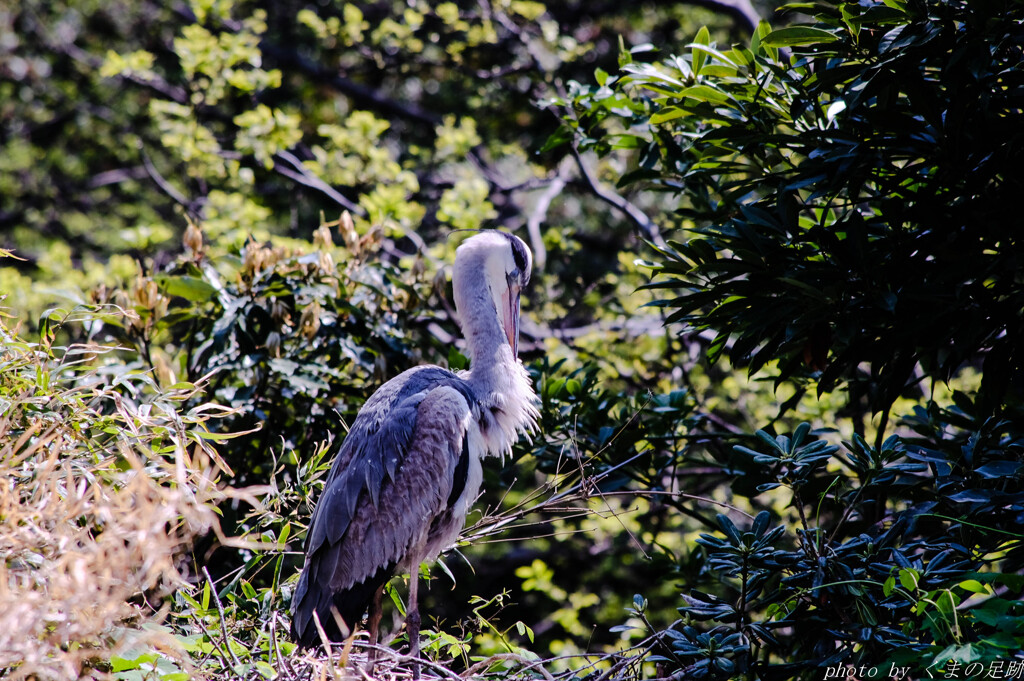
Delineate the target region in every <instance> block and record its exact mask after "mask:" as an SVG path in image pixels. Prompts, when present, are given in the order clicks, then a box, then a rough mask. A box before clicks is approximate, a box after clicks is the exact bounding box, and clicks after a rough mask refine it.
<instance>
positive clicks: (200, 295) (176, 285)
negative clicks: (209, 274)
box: [155, 275, 217, 303]
mask: <svg viewBox="0 0 1024 681" xmlns="http://www.w3.org/2000/svg"><path fill="white" fill-rule="evenodd" d="M155 279H156V281H157V283H158V284H159V285H160V286H161V287H162V288H163V289H164V292H165V293H166V294H167V295H169V296H178V297H181V298H184V299H185V300H190V301H192V302H194V303H196V302H205V301H208V300H210V299H212V298H213V297H214V296H215V295H216V294H217V289H216V288H214V287H213V286H212V285H210V284H209V283H207V282H206V281H204V280H202V279H199V278H197V277H190V276H187V275H186V276H181V277H175V276H170V275H158V276H157V277H155Z"/></svg>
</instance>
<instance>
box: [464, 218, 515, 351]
mask: <svg viewBox="0 0 1024 681" xmlns="http://www.w3.org/2000/svg"><path fill="white" fill-rule="evenodd" d="M532 267H533V255H532V254H531V253H530V249H529V248H527V247H526V244H525V243H524V242H523V240H522V239H520V238H519V237H517V236H514V235H512V234H507V233H506V232H499V231H496V230H487V231H483V232H480V233H479V234H476V235H474V236H472V237H470V238H469V239H466V240H465V241H464V242H462V245H460V246H459V248H458V249H457V250H456V255H455V270H454V273H453V281H452V284H453V288H454V289H455V304H456V306H457V307H458V308H459V309H460V314H463V315H465V314H467V313H470V314H471V312H470V311H469V310H467V309H463V308H464V302H463V301H465V300H467V296H470V295H472V292H470V291H465V290H463V288H464V286H465V285H467V284H468V283H469V282H471V281H473V279H472V278H471V277H464V276H462V275H463V270H464V268H474V269H480V270H482V272H483V275H484V282H485V283H486V286H487V292H488V293H489V294H490V296H489V297H490V298H491V302H493V303H494V309H495V310H496V311H497V313H498V322H499V323H500V324H501V329H502V331H504V333H505V338H506V339H508V344H509V346H510V347H511V348H512V354H513V356H515V355H517V354H518V352H519V298H520V293H521V292H522V290H523V288H525V287H526V284H527V283H529V281H530V270H531V269H532ZM469 285H472V284H469Z"/></svg>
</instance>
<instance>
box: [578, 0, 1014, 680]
mask: <svg viewBox="0 0 1024 681" xmlns="http://www.w3.org/2000/svg"><path fill="white" fill-rule="evenodd" d="M997 4H998V3H997ZM803 9H804V11H809V12H813V13H814V16H815V18H816V19H817V22H816V23H815V24H814V25H813V26H812V25H807V26H791V27H786V28H781V29H778V30H775V31H772V30H771V29H770V28H768V26H767V25H766V24H762V25H761V26H760V27H759V28H758V30H757V32H756V35H755V38H754V40H753V41H752V43H751V45H750V47H749V48H746V47H737V48H735V49H732V50H725V51H721V50H719V49H716V47H715V45H713V44H711V43H710V41H709V40H708V35H707V34H706V33H700V34H698V35H697V38H696V42H695V43H694V44H692V45H691V46H690V48H689V51H688V53H687V54H685V55H682V56H678V57H672V58H670V59H666V60H665V61H664V62H661V63H653V64H652V63H635V62H633V61H631V59H630V58H629V56H628V55H624V65H623V68H622V70H621V72H620V75H619V76H617V77H604V76H603V77H602V79H603V82H599V84H598V86H577V87H576V88H574V91H573V93H572V95H573V97H572V99H571V100H565V102H566V104H567V105H568V106H570V107H571V114H572V115H571V116H570V117H569V118H568V119H567V120H568V121H569V123H570V124H571V125H572V127H573V128H575V129H576V130H577V131H578V133H579V134H582V135H583V144H584V145H585V146H587V147H590V148H594V149H597V150H598V151H599V152H601V153H603V154H608V153H614V151H615V150H618V149H635V150H636V151H635V154H636V156H637V167H636V169H635V170H633V171H632V172H630V173H628V174H627V175H626V176H624V177H623V179H622V181H623V182H624V183H644V184H646V185H648V186H650V187H652V188H653V189H656V190H661V191H668V192H672V193H675V194H678V195H680V197H681V199H682V200H681V202H680V206H679V209H678V210H677V211H676V212H675V213H674V219H675V220H676V221H677V223H678V224H679V225H680V226H681V227H682V228H683V230H684V232H685V233H686V237H685V238H682V239H680V240H679V241H678V242H674V243H672V244H670V245H669V246H668V247H666V248H659V249H658V256H657V257H656V258H655V259H654V262H653V263H652V265H651V267H652V270H653V272H654V275H655V279H654V282H653V283H652V284H651V285H650V286H649V288H651V289H655V290H657V291H658V292H659V294H660V295H661V296H662V300H660V301H659V302H658V305H660V306H662V307H663V308H664V309H666V310H667V311H669V312H670V313H671V314H670V316H669V317H668V321H669V322H681V323H684V324H685V326H684V327H683V328H684V329H687V331H686V332H687V333H688V332H689V331H688V329H690V328H696V329H705V330H708V331H710V332H713V334H714V335H713V340H711V342H710V345H709V346H708V355H709V358H710V359H711V361H715V360H716V359H718V358H721V357H725V356H727V357H728V358H729V360H730V361H731V362H732V363H733V364H734V365H736V366H743V367H745V368H746V369H747V370H748V372H749V373H751V374H759V375H763V376H764V377H765V378H770V380H772V381H773V382H774V384H775V385H776V386H777V387H778V386H783V385H787V384H788V385H791V386H792V397H791V398H789V399H788V400H786V401H785V402H783V403H782V404H781V406H780V408H779V413H778V417H777V418H782V417H785V416H787V415H791V414H792V413H793V412H794V410H796V411H799V409H798V405H799V404H800V401H801V398H802V397H803V395H804V394H805V393H806V392H807V391H811V390H813V391H814V392H816V393H817V395H823V394H826V393H831V392H833V391H837V390H841V391H842V397H841V398H840V399H841V407H840V409H839V410H838V411H837V413H836V414H835V416H833V421H832V422H831V423H828V422H827V423H825V424H824V425H826V426H829V427H832V428H835V427H841V424H840V422H839V421H838V420H837V418H845V419H850V420H851V421H852V424H851V426H850V427H849V429H848V432H850V433H851V437H850V440H849V441H848V442H844V443H843V445H842V448H841V449H842V451H841V452H840V447H839V446H838V445H835V444H833V445H828V446H826V442H825V441H824V440H821V439H813V438H812V439H808V436H809V427H808V426H807V425H806V424H804V425H802V426H800V427H799V428H797V430H796V432H795V433H794V434H793V435H792V436H784V435H781V434H780V435H778V436H774V435H770V434H769V433H767V432H764V431H758V433H757V439H755V440H748V438H746V437H732V438H730V439H731V440H733V441H734V442H736V443H737V444H736V445H735V455H734V456H733V457H732V459H731V460H730V461H729V462H728V464H726V465H728V466H729V468H730V469H731V472H732V473H733V474H734V475H736V478H735V480H734V482H733V483H732V489H733V492H734V493H736V494H739V495H742V496H746V497H749V498H751V499H752V500H753V502H754V504H755V507H759V506H761V505H762V504H763V503H764V501H762V500H765V499H766V498H767V497H768V495H767V494H766V493H768V492H770V491H771V490H777V489H786V490H788V491H789V492H790V497H789V499H790V501H789V508H791V509H792V510H793V511H795V512H796V514H797V516H798V518H799V522H798V524H797V525H796V527H795V528H793V529H792V530H790V531H789V532H788V533H787V532H786V531H785V527H783V526H777V527H773V526H772V522H771V515H770V514H768V513H766V512H761V513H760V514H758V516H757V518H756V519H754V520H753V522H752V523H749V525H748V526H749V528H750V529H749V531H745V530H740V529H737V527H736V525H735V524H734V522H733V520H730V519H729V518H728V517H725V516H722V517H720V518H719V523H720V531H721V532H723V533H724V537H720V536H718V535H704V536H703V537H702V539H701V540H700V543H701V544H702V545H703V546H704V547H705V552H706V560H707V563H706V565H707V567H708V568H709V570H710V573H709V576H711V575H713V576H714V579H712V580H711V581H710V582H709V584H710V585H711V587H712V588H710V589H709V590H710V591H712V593H710V594H706V593H703V592H701V591H693V592H691V593H690V594H689V595H685V594H684V599H685V600H686V604H685V605H684V606H683V607H682V608H681V609H680V610H681V612H682V613H683V614H684V619H685V620H687V621H688V622H689V623H688V624H687V625H686V626H684V627H683V628H682V629H671V630H669V631H668V632H667V633H668V634H669V636H670V638H671V639H672V643H671V645H670V649H671V654H670V655H669V657H670V660H671V663H673V664H675V665H678V666H679V667H680V668H682V669H685V670H687V673H688V674H693V675H695V676H729V675H732V674H735V673H743V672H753V673H754V674H756V675H757V676H758V677H760V678H775V677H779V676H790V675H793V674H795V673H798V672H800V671H808V672H809V671H810V670H814V669H820V668H821V667H828V666H831V665H836V664H843V665H846V664H853V665H854V666H855V667H857V668H860V667H861V666H862V665H865V664H866V665H868V666H872V665H883V666H884V665H886V664H893V663H895V664H897V665H900V664H903V663H906V664H909V665H910V667H909V668H910V669H912V670H913V673H915V674H920V673H924V672H925V671H926V670H927V669H929V668H933V669H945V668H946V667H949V666H950V665H952V664H954V663H961V664H967V663H974V662H978V661H981V662H983V663H989V662H992V661H996V660H1001V659H1003V658H1004V657H1005V656H1006V655H1008V654H1013V653H1015V652H1016V651H1019V650H1020V649H1021V648H1022V643H1024V642H1022V640H1021V638H1020V636H1021V633H1022V630H1021V628H1020V623H1019V619H1018V620H1013V619H1011V618H1010V617H1008V616H1009V615H1014V616H1016V617H1019V615H1020V612H1021V611H1020V607H1021V603H1020V601H1018V600H1015V599H1014V598H1013V597H1012V596H1014V595H1016V594H1019V593H1020V590H1021V587H1022V586H1024V585H1022V584H1021V580H1020V578H1019V576H1018V574H1017V573H1019V571H1020V569H1021V567H1022V565H1021V559H1022V554H1021V544H1020V538H1021V523H1022V520H1024V516H1022V510H1024V507H1022V506H1021V502H1022V501H1024V497H1022V495H1021V492H1020V489H1021V487H1020V475H1021V472H1022V469H1024V458H1022V455H1024V431H1022V430H1021V427H1020V424H1021V423H1022V422H1024V421H1022V416H1024V414H1022V412H1021V407H1022V404H1021V398H1022V396H1024V384H1022V383H1021V376H1022V374H1021V371H1020V368H1021V367H1020V356H1019V347H1020V344H1019V342H1018V338H1019V336H1020V333H1021V330H1022V326H1021V322H1022V317H1021V313H1022V310H1024V299H1022V297H1021V291H1022V289H1021V283H1022V278H1021V274H1020V272H1021V269H1020V258H1021V255H1022V250H1021V243H1020V237H1019V234H1018V229H1017V227H1018V223H1019V219H1017V213H1018V207H1017V205H1016V203H1017V197H1018V196H1019V195H1020V192H1021V189H1022V188H1024V187H1022V179H1021V174H1020V173H1019V172H1015V170H1014V167H1013V166H1014V163H1015V162H1014V159H1015V158H1016V157H1017V156H1019V154H1020V153H1021V152H1022V151H1024V137H1022V134H1021V127H1020V123H1021V113H1022V111H1024V88H1022V85H1024V81H1022V78H1024V68H1022V67H1024V54H1022V51H1021V48H1020V45H1021V41H1022V38H1024V33H1022V28H1021V21H1020V18H1021V16H1020V11H1019V10H1020V7H1019V5H1015V4H1013V3H1009V4H1006V5H1005V6H1004V5H999V6H998V7H997V6H996V5H987V4H983V3H971V2H907V3H904V2H887V3H885V4H884V5H876V4H871V5H867V4H857V3H840V4H838V5H821V6H817V5H816V6H813V7H809V6H808V7H803ZM1015 10H1016V11H1015ZM783 50H791V51H792V55H791V56H789V55H786V54H783V52H782V51H783ZM965 376H977V377H978V380H976V381H974V383H975V385H974V388H975V390H973V391H971V393H970V394H968V393H967V392H961V391H954V392H953V393H952V395H950V396H949V397H948V398H946V397H945V396H946V394H947V393H946V391H945V390H943V389H942V387H941V386H942V384H943V383H949V382H951V381H952V382H954V383H956V379H957V378H958V377H959V378H961V379H962V378H964V377H965ZM943 398H945V399H943ZM946 400H949V401H946ZM894 417H895V420H896V421H897V424H898V427H897V428H894V427H893V424H892V421H893V420H894ZM869 419H872V420H871V421H870V422H869ZM783 422H784V421H783ZM778 425H780V423H779V422H778V421H776V423H774V424H773V425H771V426H770V428H771V430H773V431H774V430H778ZM870 431H873V433H871V432H870ZM825 432H826V431H823V432H822V433H821V435H825ZM867 435H873V437H872V438H870V440H871V441H870V442H869V441H868V439H866V436H867ZM722 463H723V464H725V462H722ZM759 502H760V503H759ZM770 507H771V506H769V508H770ZM741 525H742V523H741ZM794 530H795V531H794ZM986 585H987V586H986ZM975 594H981V595H982V597H981V598H978V597H976V596H975ZM1006 596H1010V598H1006ZM972 597H973V598H972ZM969 599H970V600H969ZM706 621H710V622H713V623H718V626H710V627H708V626H706V625H705V626H702V627H701V626H696V624H695V623H696V622H706ZM996 622H999V623H1000V625H996ZM1011 622H1015V623H1013V624H1011ZM727 633H728V635H727ZM816 673H817V672H816Z"/></svg>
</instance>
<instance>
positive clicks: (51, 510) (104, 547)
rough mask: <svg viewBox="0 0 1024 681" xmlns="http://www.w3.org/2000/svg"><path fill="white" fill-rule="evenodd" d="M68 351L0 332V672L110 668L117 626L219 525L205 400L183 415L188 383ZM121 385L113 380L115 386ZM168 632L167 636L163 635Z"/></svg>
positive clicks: (159, 607)
mask: <svg viewBox="0 0 1024 681" xmlns="http://www.w3.org/2000/svg"><path fill="white" fill-rule="evenodd" d="M102 353H103V350H102V349H100V348H94V347H93V348H72V349H69V350H67V351H59V350H55V349H51V348H49V347H47V346H42V345H32V344H27V343H24V342H21V341H18V340H17V339H15V338H13V337H12V336H10V335H9V334H7V333H6V332H5V333H3V334H0V675H6V676H8V677H10V678H14V679H18V678H36V679H74V678H83V677H84V678H90V677H95V678H98V677H103V676H106V673H105V669H106V668H107V661H108V660H109V659H110V657H111V656H112V655H114V654H116V653H117V652H118V651H119V650H121V649H123V647H124V646H125V645H126V639H128V638H134V641H133V642H134V643H135V644H138V643H139V639H138V637H137V636H134V635H133V636H126V635H125V634H126V628H129V629H134V630H136V631H137V632H139V635H141V636H143V637H144V638H147V639H148V640H147V641H146V643H147V644H148V645H151V646H154V647H157V648H163V649H167V650H171V649H173V647H174V644H173V641H171V640H161V636H166V635H161V634H159V633H155V632H153V631H151V630H150V631H145V630H143V629H141V628H140V627H141V625H144V624H146V623H150V622H159V621H160V620H161V619H162V617H163V616H164V615H165V613H166V608H165V607H164V606H163V598H164V596H165V595H166V594H167V593H168V592H169V590H171V589H174V588H175V587H176V586H179V585H180V584H181V583H182V574H181V572H180V568H179V560H180V557H181V556H182V553H183V552H184V551H186V550H187V549H188V547H189V545H190V542H191V539H192V538H193V537H194V536H195V534H196V533H198V532H202V531H205V530H207V529H208V528H210V527H211V526H213V525H215V522H216V516H215V514H214V512H213V510H212V508H213V502H214V500H215V499H216V498H217V496H218V492H217V490H216V485H215V481H214V474H215V473H214V472H215V471H216V466H215V464H214V463H213V462H215V461H216V453H215V452H214V451H213V450H212V449H211V448H210V447H209V445H208V444H207V443H206V441H205V440H204V439H203V438H202V437H201V435H200V434H201V433H203V432H204V430H205V427H204V422H205V421H206V420H207V419H208V418H209V417H210V415H211V413H212V412H211V411H210V410H199V411H198V412H197V413H191V414H180V413H179V412H178V409H179V407H180V405H181V404H182V402H183V401H184V400H186V399H187V398H189V397H191V396H192V395H194V394H195V393H194V390H195V389H194V388H193V387H188V386H186V387H183V389H182V390H176V391H162V390H160V389H158V388H157V387H156V386H155V384H154V383H153V382H152V380H151V379H150V378H149V377H148V376H146V375H144V374H132V373H130V372H127V371H124V370H123V368H121V369H117V368H114V369H111V368H110V367H111V366H115V365H112V364H111V363H109V362H108V363H107V369H105V370H104V371H106V375H104V374H103V373H100V371H98V370H97V369H94V368H90V367H92V366H93V365H95V363H96V361H97V359H98V358H99V359H102V358H103V355H102ZM113 386H116V387H113ZM167 638H168V639H169V637H167Z"/></svg>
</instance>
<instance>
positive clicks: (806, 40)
mask: <svg viewBox="0 0 1024 681" xmlns="http://www.w3.org/2000/svg"><path fill="white" fill-rule="evenodd" d="M836 40H839V38H838V36H836V35H835V34H834V33H831V32H829V31H825V30H822V29H820V28H814V27H813V26H787V27H786V28H780V29H777V30H775V31H772V32H771V33H769V34H768V35H766V36H765V37H764V38H763V39H762V44H763V45H767V46H769V47H793V46H794V45H815V44H818V43H831V42H835V41H836Z"/></svg>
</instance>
